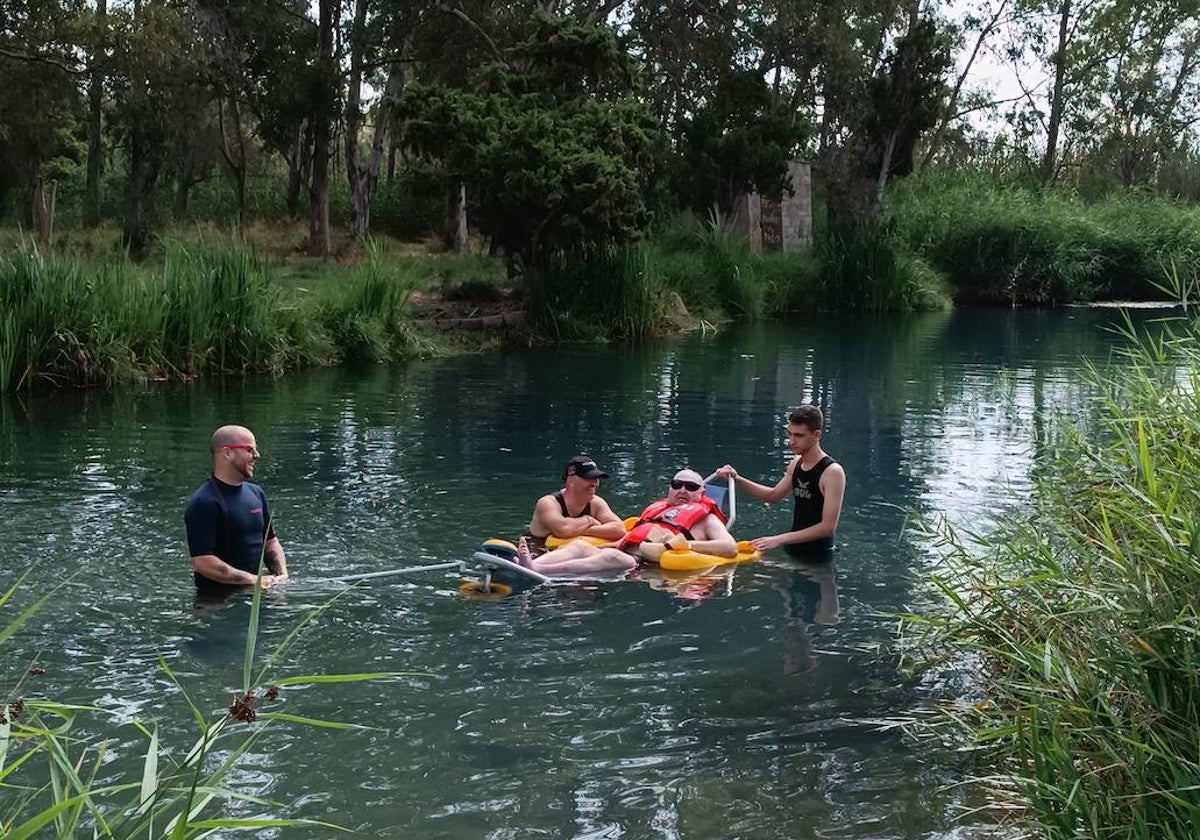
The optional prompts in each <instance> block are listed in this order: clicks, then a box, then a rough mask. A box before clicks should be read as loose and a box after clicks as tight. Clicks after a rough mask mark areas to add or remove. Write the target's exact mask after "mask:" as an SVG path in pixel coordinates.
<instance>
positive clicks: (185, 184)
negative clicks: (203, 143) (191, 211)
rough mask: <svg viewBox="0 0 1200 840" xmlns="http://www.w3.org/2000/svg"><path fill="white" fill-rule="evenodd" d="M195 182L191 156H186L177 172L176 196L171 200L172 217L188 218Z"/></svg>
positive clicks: (176, 219) (176, 218)
mask: <svg viewBox="0 0 1200 840" xmlns="http://www.w3.org/2000/svg"><path fill="white" fill-rule="evenodd" d="M195 183H196V182H195V180H193V178H192V167H191V164H190V162H189V158H188V157H185V158H184V159H183V160H181V161H180V163H179V168H178V169H177V170H176V173H175V196H174V199H173V201H172V202H171V218H172V219H173V220H175V221H176V222H182V221H185V220H186V219H187V211H188V197H189V196H190V195H191V192H192V185H193V184H195Z"/></svg>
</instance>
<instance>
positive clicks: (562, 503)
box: [554, 490, 592, 519]
mask: <svg viewBox="0 0 1200 840" xmlns="http://www.w3.org/2000/svg"><path fill="white" fill-rule="evenodd" d="M554 498H555V499H557V500H558V509H559V510H561V511H562V515H563V516H565V517H566V518H567V519H583V517H585V516H591V515H592V503H591V502H588V503H587V504H586V505H584V506H583V510H581V511H579V513H571V512H570V511H569V510H567V500H566V499H564V498H563V494H562V491H561V490H559V491H558V492H557V493H555V494H554Z"/></svg>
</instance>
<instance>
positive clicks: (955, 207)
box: [887, 173, 1200, 304]
mask: <svg viewBox="0 0 1200 840" xmlns="http://www.w3.org/2000/svg"><path fill="white" fill-rule="evenodd" d="M887 216H888V220H889V224H890V225H891V226H892V229H893V230H894V231H895V233H896V235H897V236H898V238H899V240H900V241H901V242H902V243H904V247H905V249H906V250H908V251H909V252H911V253H913V254H916V255H918V256H920V257H921V258H922V259H924V260H926V261H927V262H928V263H929V264H930V265H931V266H933V267H934V268H935V269H937V270H938V271H940V272H941V273H942V274H944V275H945V276H946V277H947V278H948V280H949V282H950V285H951V286H952V288H953V290H954V295H955V297H956V298H957V299H958V300H961V301H968V302H970V301H975V302H986V303H1006V304H1007V303H1014V302H1015V303H1054V302H1069V301H1089V300H1104V299H1160V298H1162V293H1161V292H1160V291H1159V290H1158V289H1157V281H1158V278H1160V277H1161V276H1162V272H1163V269H1164V266H1165V265H1167V264H1168V263H1169V262H1171V261H1174V262H1175V263H1176V264H1178V265H1180V266H1187V267H1188V270H1191V271H1193V272H1194V271H1196V270H1200V210H1197V209H1196V208H1194V207H1187V206H1184V205H1179V204H1175V203H1173V202H1170V201H1167V200H1164V199H1158V198H1151V197H1147V196H1144V195H1140V194H1133V193H1125V194H1113V195H1110V196H1108V197H1106V198H1104V199H1102V200H1100V201H1098V202H1095V203H1085V202H1084V201H1082V200H1080V199H1078V198H1076V197H1073V196H1071V195H1069V194H1066V193H1060V192H1035V191H1032V190H1027V189H1022V188H1019V187H1015V186H1011V185H1003V184H999V183H996V182H994V181H991V180H989V179H987V178H984V177H982V176H945V175H938V174H936V173H934V174H928V175H923V176H921V177H919V178H912V179H908V180H907V181H905V182H902V183H900V184H898V185H897V186H896V187H895V188H894V189H893V190H892V192H891V193H890V194H889V196H888V199H887Z"/></svg>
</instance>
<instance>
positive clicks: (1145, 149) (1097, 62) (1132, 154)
mask: <svg viewBox="0 0 1200 840" xmlns="http://www.w3.org/2000/svg"><path fill="white" fill-rule="evenodd" d="M1197 5H1198V4H1197V2H1196V0H1093V2H1081V1H1080V0H1021V2H1020V4H1019V8H1020V9H1021V10H1022V11H1023V12H1024V15H1023V17H1022V18H1021V19H1020V25H1019V26H1015V27H1013V28H1012V30H1011V32H1010V40H1009V44H1008V54H1009V56H1010V57H1011V60H1012V61H1013V66H1014V70H1015V72H1016V74H1017V78H1018V82H1019V84H1020V86H1021V89H1022V94H1023V96H1022V101H1021V102H1020V103H1019V105H1018V106H1017V107H1014V108H1013V109H1012V111H1011V112H1010V114H1009V119H1010V123H1011V125H1012V127H1013V130H1014V132H1015V133H1016V134H1017V136H1018V137H1020V138H1025V139H1027V140H1029V141H1031V142H1033V143H1036V144H1040V147H1041V150H1042V151H1041V155H1040V166H1039V172H1040V178H1041V180H1042V183H1044V184H1051V183H1053V182H1054V181H1055V180H1056V179H1057V178H1058V177H1059V175H1060V173H1061V172H1062V170H1063V168H1064V167H1065V166H1067V165H1075V164H1078V163H1079V162H1080V160H1081V158H1082V157H1084V156H1085V155H1086V154H1089V153H1092V154H1094V153H1097V152H1098V153H1100V154H1101V155H1103V156H1105V157H1108V158H1110V159H1112V160H1115V161H1116V168H1117V171H1118V177H1119V178H1120V179H1121V180H1122V181H1123V182H1125V183H1135V182H1145V181H1146V180H1149V179H1150V178H1151V176H1152V174H1153V172H1154V171H1155V170H1156V169H1157V167H1158V166H1159V165H1160V164H1161V160H1162V157H1163V155H1165V154H1168V153H1169V151H1170V149H1171V148H1173V147H1174V145H1175V143H1176V140H1177V139H1178V138H1180V137H1181V136H1182V135H1183V134H1184V132H1185V131H1186V130H1187V129H1188V128H1189V127H1190V126H1192V125H1194V123H1195V121H1196V110H1195V105H1194V103H1195V94H1196V92H1197V90H1196V84H1197V81H1196V80H1197V72H1198V70H1200V34H1198V32H1197V27H1198V25H1200V21H1198V14H1200V10H1198V8H1197Z"/></svg>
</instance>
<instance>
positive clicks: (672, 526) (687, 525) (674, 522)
mask: <svg viewBox="0 0 1200 840" xmlns="http://www.w3.org/2000/svg"><path fill="white" fill-rule="evenodd" d="M710 513H711V514H713V515H714V516H716V517H717V518H718V519H720V520H721V521H722V522H724V521H725V514H724V513H722V512H721V506H720V505H718V504H717V503H716V502H714V501H713V500H712V499H710V498H709V497H708V496H701V497H700V499H699V501H695V502H684V503H683V504H681V505H677V504H673V503H671V502H669V501H667V500H666V499H659V500H658V501H657V502H654V503H652V504H651V505H649V506H648V507H647V508H646V509H645V510H643V511H642V515H641V516H639V517H638V521H637V524H636V525H634V526H633V527H632V528H631V529H629V533H628V534H626V535H625V537H624V539H622V540H621V542H620V544H619V547H620V548H625V547H626V546H638V545H641V544H642V542H643V541H644V540H645V539H646V536H647V535H648V534H649V533H650V531H651V529H653V528H654V526H655V525H659V526H661V527H663V528H666V529H667V530H669V531H673V532H674V533H676V534H683V535H684V536H685V537H687V538H688V539H689V540H690V539H691V538H692V531H691V529H692V528H694V527H696V525H698V524H699V523H700V522H701V521H702V520H703V519H704V517H706V516H708V515H709V514H710Z"/></svg>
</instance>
